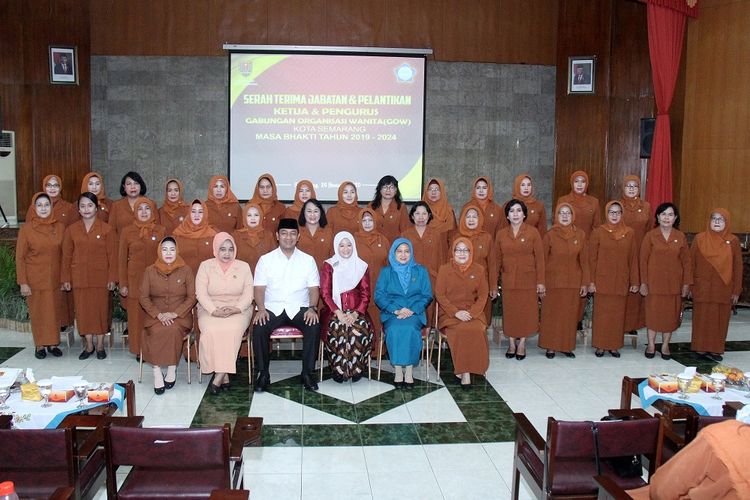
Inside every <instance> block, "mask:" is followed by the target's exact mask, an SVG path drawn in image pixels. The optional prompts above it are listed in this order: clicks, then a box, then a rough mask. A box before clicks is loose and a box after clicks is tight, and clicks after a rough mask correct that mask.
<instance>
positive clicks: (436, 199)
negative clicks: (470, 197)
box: [422, 179, 456, 265]
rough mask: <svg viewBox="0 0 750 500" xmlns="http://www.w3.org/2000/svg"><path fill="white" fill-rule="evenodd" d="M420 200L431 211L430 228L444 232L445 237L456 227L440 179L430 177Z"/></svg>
mask: <svg viewBox="0 0 750 500" xmlns="http://www.w3.org/2000/svg"><path fill="white" fill-rule="evenodd" d="M422 201H423V202H425V203H427V205H428V206H429V207H430V210H431V211H432V222H431V223H430V227H431V228H432V229H434V230H435V231H437V232H438V233H443V234H445V235H446V237H447V235H448V234H449V233H450V231H453V230H454V229H456V212H455V211H454V210H453V207H452V206H450V204H449V203H448V192H447V191H446V190H445V183H444V182H443V181H442V180H440V179H430V181H429V182H428V183H427V185H426V186H425V188H424V192H423V193H422ZM441 265H442V262H441Z"/></svg>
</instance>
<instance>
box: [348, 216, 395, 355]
mask: <svg viewBox="0 0 750 500" xmlns="http://www.w3.org/2000/svg"><path fill="white" fill-rule="evenodd" d="M373 212H374V211H373V210H372V209H371V208H363V209H362V210H360V211H359V224H360V229H359V230H358V231H357V232H356V233H355V234H354V240H355V241H356V244H357V252H358V254H359V257H360V258H361V259H362V260H364V261H365V262H366V263H367V271H368V272H369V273H370V283H377V282H378V278H379V277H380V270H381V269H383V267H385V266H387V265H388V248H390V246H391V242H390V241H388V238H386V237H385V236H383V235H382V234H381V233H380V232H379V231H377V230H376V229H375V214H374V213H373ZM374 293H375V287H370V303H369V305H368V307H367V312H368V314H369V315H370V320H371V321H372V329H373V332H374V333H375V335H374V337H373V339H372V344H373V346H374V348H375V350H377V349H380V333H381V332H382V331H383V323H381V322H380V310H379V309H378V306H377V304H375V297H374ZM375 354H377V352H376V353H375Z"/></svg>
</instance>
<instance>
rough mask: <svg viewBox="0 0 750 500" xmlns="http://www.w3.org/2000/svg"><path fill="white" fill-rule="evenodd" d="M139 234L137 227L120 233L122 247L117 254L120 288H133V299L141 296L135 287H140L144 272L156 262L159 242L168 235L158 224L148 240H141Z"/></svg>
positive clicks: (131, 292) (131, 291) (130, 227)
mask: <svg viewBox="0 0 750 500" xmlns="http://www.w3.org/2000/svg"><path fill="white" fill-rule="evenodd" d="M139 233H140V228H139V227H137V226H136V225H132V226H128V227H126V228H125V229H123V230H122V233H120V238H119V239H120V245H119V250H118V252H117V253H118V267H117V269H118V273H117V274H118V279H119V284H120V288H124V287H128V288H131V289H132V290H129V291H128V295H130V294H132V297H133V298H137V297H138V296H139V293H138V290H137V289H136V288H133V287H137V286H140V284H141V278H142V277H143V271H145V270H146V267H148V266H149V265H150V264H151V263H153V262H154V259H155V258H156V252H157V249H158V248H159V242H160V241H161V239H162V238H164V236H165V234H166V232H165V229H164V226H160V225H158V224H157V225H156V226H154V230H153V232H152V233H151V234H150V235H149V236H148V237H146V238H141V237H140V236H139Z"/></svg>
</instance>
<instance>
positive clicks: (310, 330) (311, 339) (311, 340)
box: [253, 307, 320, 374]
mask: <svg viewBox="0 0 750 500" xmlns="http://www.w3.org/2000/svg"><path fill="white" fill-rule="evenodd" d="M305 311H307V308H306V307H301V308H300V310H299V312H298V313H297V314H295V315H294V317H293V318H291V319H289V316H288V315H287V313H286V311H284V312H282V313H281V314H280V315H279V316H276V315H275V314H274V313H272V312H271V311H268V321H267V322H266V324H265V325H255V326H254V327H253V351H254V352H255V366H256V368H257V370H258V372H260V373H263V372H267V371H268V365H269V362H270V360H269V351H270V342H271V332H273V331H274V330H275V329H276V328H279V327H282V326H293V327H295V328H297V329H298V330H300V331H301V332H302V335H303V336H304V337H303V338H302V373H303V374H305V373H307V374H311V373H312V372H314V371H315V358H316V357H317V356H316V355H317V353H318V344H319V342H320V322H318V323H316V324H314V325H306V324H305Z"/></svg>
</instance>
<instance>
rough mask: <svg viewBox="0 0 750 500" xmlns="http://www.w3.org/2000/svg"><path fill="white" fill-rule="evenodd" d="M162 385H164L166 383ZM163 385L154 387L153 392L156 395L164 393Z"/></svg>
mask: <svg viewBox="0 0 750 500" xmlns="http://www.w3.org/2000/svg"><path fill="white" fill-rule="evenodd" d="M164 387H166V385H165V386H164ZM164 387H154V394H156V395H157V396H161V395H162V394H164Z"/></svg>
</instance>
